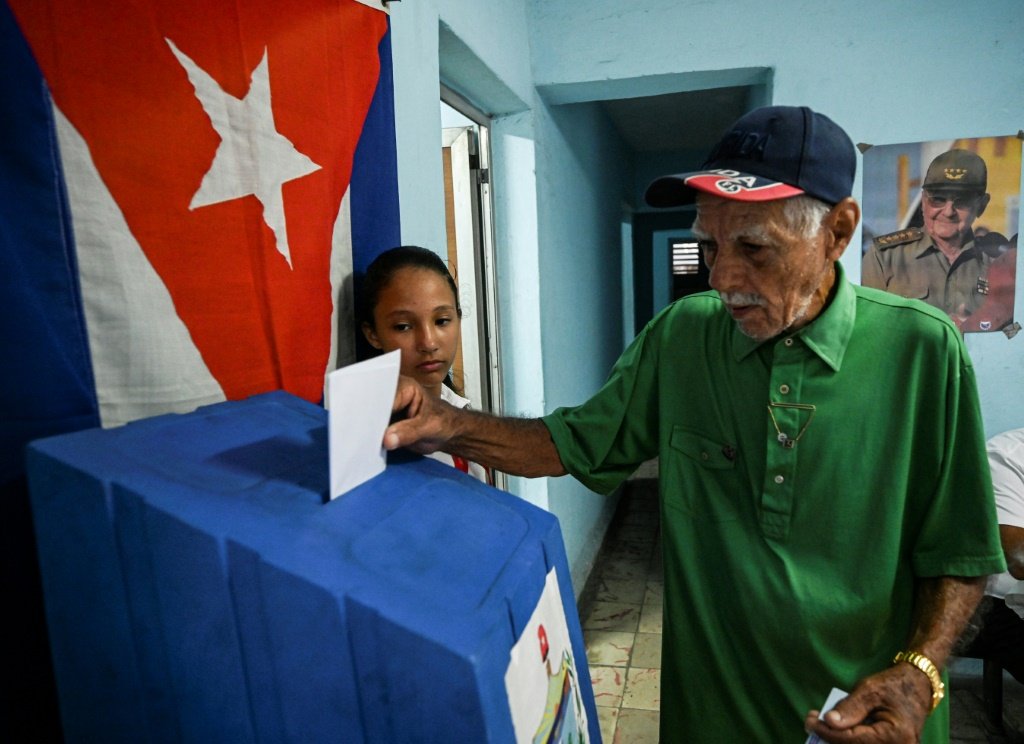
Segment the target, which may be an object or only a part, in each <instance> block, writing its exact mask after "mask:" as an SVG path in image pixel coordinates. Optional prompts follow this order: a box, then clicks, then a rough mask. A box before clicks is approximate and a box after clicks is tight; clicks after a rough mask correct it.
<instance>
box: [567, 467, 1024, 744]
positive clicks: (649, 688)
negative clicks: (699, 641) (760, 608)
mask: <svg viewBox="0 0 1024 744" xmlns="http://www.w3.org/2000/svg"><path fill="white" fill-rule="evenodd" d="M638 476H639V477H637V478H635V479H634V480H631V481H630V482H629V483H628V484H627V487H626V489H625V491H624V493H623V496H622V499H621V501H620V502H619V508H618V511H617V512H616V515H615V518H614V519H613V520H612V524H611V526H610V528H609V530H608V534H607V536H606V537H605V542H604V545H603V547H602V549H601V552H600V554H599V555H598V558H597V561H596V562H595V565H594V570H593V572H592V574H591V576H590V579H589V581H588V582H587V585H586V587H585V588H584V590H583V592H582V594H581V596H580V600H579V609H580V617H581V619H582V623H583V638H584V641H585V643H586V646H587V661H588V663H589V664H590V676H591V680H592V681H593V685H594V696H595V697H596V699H597V706H598V707H597V712H598V718H599V720H600V724H601V735H602V739H603V740H604V742H605V743H606V744H657V742H658V710H659V708H660V706H661V690H660V686H661V605H662V589H663V577H662V571H661V544H660V540H659V526H658V520H659V515H658V496H657V483H658V482H657V468H656V465H654V464H652V463H648V464H647V465H646V466H645V467H644V468H641V470H640V471H639V472H638ZM1003 701H1004V702H1003V706H1004V711H1003V721H1004V730H1003V732H997V731H994V730H992V729H991V727H989V726H988V725H987V724H986V721H985V715H984V704H983V701H982V695H981V662H980V661H978V660H975V659H956V660H954V662H953V663H952V664H951V666H950V704H951V714H950V718H951V731H950V735H951V737H950V738H951V744H982V743H983V742H984V743H987V744H1024V685H1021V684H1020V683H1018V682H1016V681H1015V680H1014V679H1012V678H1011V677H1010V676H1009V675H1004V691H1003Z"/></svg>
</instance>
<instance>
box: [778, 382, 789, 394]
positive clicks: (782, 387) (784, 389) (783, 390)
mask: <svg viewBox="0 0 1024 744" xmlns="http://www.w3.org/2000/svg"><path fill="white" fill-rule="evenodd" d="M779 392H780V393H782V394H783V395H785V394H786V393H788V392H789V385H785V384H783V385H779Z"/></svg>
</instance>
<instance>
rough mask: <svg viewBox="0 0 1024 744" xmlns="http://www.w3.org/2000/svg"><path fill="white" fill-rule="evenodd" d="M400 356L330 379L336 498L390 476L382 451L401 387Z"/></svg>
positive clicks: (332, 375) (343, 371) (386, 356)
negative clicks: (385, 433)
mask: <svg viewBox="0 0 1024 744" xmlns="http://www.w3.org/2000/svg"><path fill="white" fill-rule="evenodd" d="M400 360H401V352H400V351H397V350H396V351H392V352H389V353H387V354H382V355H381V356H379V357H374V358H373V359H367V360H366V361H365V362H359V363H357V364H350V365H349V366H347V367H342V368H341V369H336V370H334V371H333V372H331V373H330V374H328V375H327V404H328V412H327V413H328V416H327V450H328V459H329V463H330V472H331V492H330V497H331V498H332V499H336V498H338V496H341V495H342V494H343V493H346V492H347V491H351V490H352V489H353V488H355V487H356V486H358V485H359V484H360V483H365V482H366V481H368V480H370V478H372V477H373V476H375V475H378V474H379V473H383V472H384V467H385V465H386V452H385V450H384V447H383V446H381V441H382V440H383V439H384V430H385V429H387V428H388V421H389V420H390V419H391V404H392V403H394V400H395V389H396V388H397V387H398V364H399V361H400Z"/></svg>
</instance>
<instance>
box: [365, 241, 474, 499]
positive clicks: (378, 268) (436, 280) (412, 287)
mask: <svg viewBox="0 0 1024 744" xmlns="http://www.w3.org/2000/svg"><path fill="white" fill-rule="evenodd" d="M461 318H462V309H461V308H460V307H459V293H458V289H457V288H456V286H455V280H454V279H452V275H451V274H450V273H449V272H448V267H447V266H445V264H444V261H442V260H441V259H440V258H439V257H438V256H437V254H435V253H433V252H432V251H428V250H427V249H425V248H420V247H418V246H401V247H399V248H392V249H391V250H389V251H385V252H384V253H382V254H380V255H379V256H377V258H376V259H374V261H373V263H371V264H370V266H369V268H368V269H367V270H366V278H365V280H364V284H363V312H362V321H363V322H362V329H363V335H364V336H366V340H367V341H368V342H369V343H370V345H371V346H373V347H374V348H375V349H379V350H381V351H394V350H395V349H400V350H401V352H402V362H401V373H402V374H403V375H406V376H407V377H412V378H414V379H415V380H416V381H418V382H419V383H420V384H421V385H422V386H423V387H424V388H425V389H426V391H427V392H428V393H429V394H431V395H434V396H437V397H440V398H441V400H443V401H445V402H446V403H450V404H451V405H453V406H456V407H458V408H465V407H466V406H467V405H469V401H468V400H467V399H466V398H463V397H462V396H461V395H458V394H457V393H456V392H455V391H454V389H453V388H452V387H451V378H450V377H449V370H450V369H451V366H452V363H453V362H454V361H455V355H456V353H457V352H458V350H459V337H460V336H459V334H460V331H461ZM430 457H433V458H434V459H435V460H440V461H441V462H444V463H447V464H449V465H453V466H455V467H456V468H458V469H459V470H461V471H462V472H464V473H469V474H470V475H472V476H473V477H474V478H477V479H479V480H482V481H484V482H485V483H486V482H488V481H489V478H488V474H487V471H486V470H485V469H484V468H483V467H482V466H481V465H477V464H476V463H474V462H468V461H466V460H463V459H462V458H461V457H454V458H453V457H452V456H451V455H449V454H446V453H444V452H435V453H434V454H432V455H430Z"/></svg>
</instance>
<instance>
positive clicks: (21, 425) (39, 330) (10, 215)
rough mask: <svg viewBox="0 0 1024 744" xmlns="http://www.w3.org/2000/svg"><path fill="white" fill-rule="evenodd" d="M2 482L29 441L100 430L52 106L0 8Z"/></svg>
mask: <svg viewBox="0 0 1024 744" xmlns="http://www.w3.org/2000/svg"><path fill="white" fill-rule="evenodd" d="M0 65H2V69H3V70H4V74H3V75H0V109H2V114H0V266H3V267H4V268H3V271H2V272H0V296H3V298H4V312H3V313H0V348H3V350H4V357H5V358H6V360H7V362H6V363H4V364H2V365H0V411H2V415H0V484H2V483H6V482H7V481H9V480H11V479H13V478H17V477H19V476H20V475H21V474H22V473H23V472H24V445H25V444H26V443H27V442H29V441H30V440H32V439H35V438H38V437H42V436H48V435H51V434H58V433H61V432H65V431H73V430H76V429H82V428H85V427H89V426H97V425H98V424H99V416H98V409H97V405H96V392H95V387H94V385H93V377H92V365H91V363H90V360H89V347H88V340H87V338H86V335H85V320H84V314H83V312H82V298H81V293H80V292H79V286H78V265H77V262H76V260H75V249H74V239H73V237H72V233H71V222H70V214H69V212H68V203H67V197H66V194H65V192H64V182H63V173H62V170H61V164H60V153H59V150H58V148H57V141H56V131H55V129H54V122H53V109H52V107H51V103H50V96H49V93H48V92H47V89H46V85H45V83H44V82H43V78H42V73H41V72H40V71H39V67H38V66H37V65H36V62H35V59H34V57H33V55H32V52H31V50H30V49H29V47H28V45H27V43H26V42H25V39H24V37H23V36H22V35H21V31H20V30H19V28H18V25H17V22H16V21H15V19H14V16H13V15H12V14H11V11H10V8H9V7H8V6H7V3H6V2H5V3H3V4H2V5H0Z"/></svg>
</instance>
